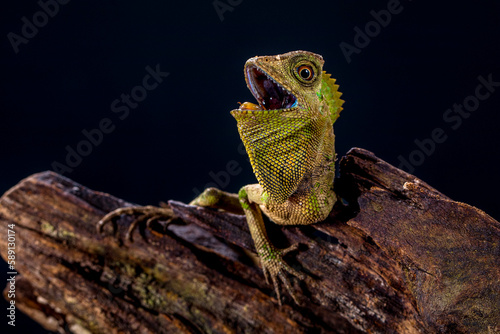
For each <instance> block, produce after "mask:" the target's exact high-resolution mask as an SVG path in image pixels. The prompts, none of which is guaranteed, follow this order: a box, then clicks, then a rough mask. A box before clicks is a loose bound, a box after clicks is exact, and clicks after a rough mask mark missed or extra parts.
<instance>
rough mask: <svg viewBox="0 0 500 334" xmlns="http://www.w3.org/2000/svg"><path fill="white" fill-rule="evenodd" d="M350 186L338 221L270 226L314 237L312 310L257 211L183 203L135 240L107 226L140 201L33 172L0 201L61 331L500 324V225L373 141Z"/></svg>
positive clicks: (24, 298)
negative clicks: (393, 161)
mask: <svg viewBox="0 0 500 334" xmlns="http://www.w3.org/2000/svg"><path fill="white" fill-rule="evenodd" d="M336 191H337V193H338V194H340V195H341V196H342V197H343V198H344V199H345V201H344V204H342V203H339V204H338V205H336V207H335V208H334V210H333V211H332V213H331V215H330V217H329V218H328V219H327V220H326V221H325V222H322V223H319V224H315V225H311V226H300V227H280V226H277V225H274V224H268V226H269V229H270V234H271V239H272V240H273V241H275V244H276V245H277V246H278V247H285V246H287V245H288V244H291V243H296V242H299V243H301V245H302V246H301V248H300V250H299V251H298V252H295V253H294V254H292V255H293V256H290V257H288V258H287V261H288V263H289V264H291V265H292V266H294V267H295V268H296V269H298V270H300V271H302V272H304V273H306V274H308V276H309V277H308V279H307V280H305V281H303V282H299V281H297V280H294V281H293V282H294V283H295V284H294V287H293V288H294V290H295V291H296V294H297V295H298V297H299V299H300V300H301V305H296V304H294V302H293V301H292V300H291V299H290V298H289V297H288V296H285V301H284V305H283V306H282V307H279V306H278V304H277V300H276V298H275V296H274V294H273V289H272V287H271V286H270V285H268V284H266V283H265V281H264V277H263V274H262V271H261V270H260V268H259V266H258V265H257V264H255V263H256V261H255V254H254V252H255V249H254V247H253V243H252V240H251V237H250V234H249V232H248V228H247V226H246V222H245V219H244V217H243V216H238V215H234V214H229V213H225V212H221V211H215V210H212V209H206V208H200V207H193V206H189V205H186V204H182V203H179V202H174V201H171V202H170V203H169V205H170V207H171V208H172V209H173V210H174V212H175V213H176V215H178V217H179V220H178V221H176V222H175V224H171V225H169V227H168V229H167V230H166V233H164V234H161V235H159V234H158V233H155V232H154V231H151V230H149V229H142V230H141V234H143V236H145V237H146V239H143V238H141V237H140V234H139V233H136V234H134V242H133V243H131V242H128V241H122V240H124V235H125V233H126V231H127V228H128V226H129V224H130V222H131V220H132V217H122V218H121V219H120V220H119V221H118V230H117V235H116V236H114V235H113V233H112V228H111V226H107V227H106V228H105V231H104V233H103V234H101V235H99V234H97V233H96V223H97V221H98V220H99V219H100V218H101V217H102V216H103V215H104V214H105V213H107V212H109V211H111V210H113V209H115V208H118V207H122V206H130V205H131V204H130V203H127V202H125V201H123V200H120V199H117V198H115V197H112V196H110V195H108V194H104V193H100V192H96V191H93V190H90V189H88V188H85V187H83V186H81V185H79V184H77V183H75V182H73V181H71V180H69V179H67V178H65V177H62V176H60V175H57V174H55V173H52V172H43V173H39V174H35V175H32V176H30V177H28V178H26V179H25V180H23V181H21V182H20V183H19V184H18V185H16V186H15V187H13V188H12V189H10V190H9V191H8V192H6V193H5V194H4V195H3V197H2V198H1V199H0V221H1V224H0V232H1V234H2V235H7V234H8V231H7V230H8V229H11V227H13V230H14V231H15V238H16V240H15V252H16V262H15V270H16V271H17V272H19V275H18V276H17V277H16V298H15V303H16V304H15V305H16V307H17V308H18V309H19V310H21V311H23V312H24V313H26V314H28V315H29V316H30V317H31V318H33V319H34V320H36V321H37V322H39V323H40V324H42V325H43V326H44V327H45V328H47V329H48V330H52V331H56V332H60V333H88V332H91V333H500V325H499V324H500V293H499V291H500V224H499V223H498V222H497V221H495V220H494V219H493V218H491V217H490V216H488V215H487V214H485V213H484V212H483V211H481V210H478V209H476V208H474V207H472V206H469V205H467V204H463V203H458V202H455V201H453V200H451V199H449V198H448V197H446V196H445V195H443V194H441V193H440V192H438V191H437V190H435V189H433V188H432V187H430V186H429V185H427V184H426V183H424V182H423V181H421V180H419V179H417V178H416V177H414V176H412V175H410V174H407V173H405V172H403V171H401V170H399V169H397V168H395V167H393V166H391V165H389V164H387V163H386V162H384V161H382V160H380V159H378V158H377V157H375V156H374V155H373V154H372V153H370V152H368V151H365V150H362V149H356V148H355V149H352V150H351V151H349V152H348V153H347V155H346V156H345V157H343V158H342V160H341V162H340V177H339V179H338V180H337V181H336ZM345 203H350V205H347V204H345ZM9 224H15V226H12V225H10V227H9ZM157 227H158V226H157ZM145 240H147V241H145ZM277 240H286V241H285V242H282V243H281V244H280V243H278V242H277ZM6 242H7V240H6V238H3V239H2V241H1V243H0V249H1V255H2V256H3V257H4V259H6V260H7V247H8V246H7V243H6ZM292 279H293V278H292ZM7 288H8V287H7ZM6 293H7V289H6V290H5V291H4V295H6Z"/></svg>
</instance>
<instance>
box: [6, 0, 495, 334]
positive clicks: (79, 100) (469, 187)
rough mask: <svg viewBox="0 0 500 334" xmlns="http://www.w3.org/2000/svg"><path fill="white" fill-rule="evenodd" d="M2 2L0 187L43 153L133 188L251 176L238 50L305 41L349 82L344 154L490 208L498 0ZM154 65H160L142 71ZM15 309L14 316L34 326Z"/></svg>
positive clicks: (282, 48)
mask: <svg viewBox="0 0 500 334" xmlns="http://www.w3.org/2000/svg"><path fill="white" fill-rule="evenodd" d="M56 4H57V5H56ZM44 8H45V9H44ZM44 10H45V12H44ZM44 13H45V14H44ZM47 13H48V14H47ZM0 15H1V17H2V19H1V21H0V28H1V29H0V32H1V33H2V34H3V39H2V43H1V44H0V47H1V53H0V57H1V58H0V59H1V72H0V73H1V82H0V84H1V87H0V143H1V145H0V150H1V151H0V157H1V165H0V166H1V167H0V168H1V173H0V193H3V192H4V191H6V190H8V189H9V188H10V187H12V186H13V185H15V184H16V183H17V182H18V181H19V180H20V179H22V178H24V177H26V176H28V175H30V174H32V173H35V172H39V171H43V170H48V169H54V168H56V169H59V170H61V171H62V170H64V171H65V172H64V175H66V176H68V177H70V178H72V179H74V180H76V181H77V182H80V183H82V184H83V185H86V186H88V187H90V188H93V189H97V190H101V191H105V192H109V193H111V194H113V195H116V196H118V197H121V198H124V199H126V200H129V201H132V202H136V203H139V204H156V203H158V202H159V201H160V200H168V199H177V200H182V201H189V200H190V199H191V198H192V197H194V196H195V195H196V193H197V192H199V191H201V190H202V189H203V188H205V185H206V184H207V183H212V184H218V185H219V187H221V188H224V189H225V190H228V191H233V192H235V191H237V190H238V189H239V187H240V186H242V185H244V184H248V183H252V182H255V178H254V176H253V174H252V172H251V168H250V165H249V163H248V161H247V160H246V156H245V155H244V154H242V152H241V146H240V139H239V137H238V133H237V129H236V122H235V120H234V119H233V118H232V117H231V116H230V114H229V111H230V110H231V109H233V108H235V107H237V102H238V101H240V102H244V101H251V102H254V99H253V97H252V96H251V94H250V93H249V91H248V90H247V88H246V86H245V82H244V78H243V71H242V69H243V64H244V62H245V60H246V59H247V58H249V57H251V56H255V55H266V54H277V53H284V52H287V51H291V50H297V49H303V50H309V51H313V52H316V53H319V54H321V55H323V57H324V59H325V61H326V63H325V69H326V70H327V71H328V72H330V73H332V74H333V76H334V77H336V78H337V79H338V81H337V82H338V83H339V84H340V90H341V91H342V92H343V93H344V95H343V98H344V99H345V100H346V103H345V105H344V107H345V109H344V111H343V112H342V114H341V117H340V118H339V120H338V121H337V123H336V124H335V133H336V138H337V152H338V153H339V155H340V156H341V155H343V154H345V153H346V152H347V150H348V149H349V148H351V147H353V146H358V147H362V148H366V149H368V150H371V151H373V152H374V153H375V154H376V155H377V156H379V157H381V158H382V159H385V160H387V161H388V162H390V163H392V164H395V165H397V166H398V165H400V164H401V161H403V160H402V159H404V160H405V161H408V163H410V164H411V166H406V167H404V168H406V169H407V170H408V169H412V171H413V173H414V174H415V175H416V176H418V177H420V178H421V179H423V180H424V181H426V182H428V183H429V184H430V185H432V186H434V187H435V188H437V189H438V190H440V191H441V192H443V193H444V194H446V195H448V196H450V197H451V198H453V199H455V200H459V201H463V202H466V203H469V204H472V205H475V206H477V207H479V208H481V209H483V210H485V211H486V212H487V213H489V214H490V215H492V216H493V217H494V218H496V219H499V218H500V208H499V206H498V203H497V200H498V196H497V195H496V193H497V191H496V189H498V188H499V187H500V180H499V178H498V174H497V173H498V163H499V157H498V153H499V149H498V143H499V141H500V134H499V132H498V130H497V129H498V124H500V115H499V112H498V111H499V109H498V107H499V106H500V65H499V59H500V43H499V42H500V41H499V37H500V34H499V32H500V26H499V22H500V4H499V3H498V2H497V1H475V2H474V3H472V2H469V1H468V2H457V1H447V2H446V3H443V2H439V3H438V2H430V1H423V0H413V1H411V0H401V1H396V0H390V1H388V0H377V1H355V2H354V1H307V2H293V1H274V2H272V3H271V2H270V1H263V0H255V1H250V0H217V1H213V0H207V1H185V2H181V1H168V2H165V1H144V2H141V3H139V1H114V0H101V1H92V0H89V1H75V0H73V1H68V0H59V2H55V0H41V1H39V2H37V1H35V0H31V1H27V0H22V1H21V0H18V1H15V2H13V1H12V2H9V4H8V5H5V4H4V5H3V6H2V10H1V14H0ZM377 20H378V21H377ZM360 31H361V32H360ZM147 67H149V69H146V68H147ZM157 70H158V71H160V72H168V73H169V74H168V76H166V75H165V74H162V75H161V76H159V77H158V84H157V85H156V84H155V81H154V80H153V79H150V80H146V82H143V79H144V78H145V76H146V75H147V74H148V73H149V72H154V71H157ZM159 81H161V82H159ZM488 81H490V84H488V87H485V86H484V83H485V82H488ZM497 82H498V83H497ZM480 84H482V85H483V87H479V85H480ZM495 85H496V86H495ZM145 86H147V88H149V89H150V90H147V89H146V88H144V87H145ZM488 88H489V90H488ZM122 94H123V95H122ZM126 95H129V96H132V97H131V98H130V100H129V102H128V103H129V105H128V106H127V102H126V101H125V100H123V101H122V98H124V99H126V98H127V97H126ZM134 98H135V99H136V101H134ZM462 104H465V105H464V106H463V107H462V111H459V108H460V105H462ZM450 108H451V109H452V110H450V111H448V109H450ZM454 109H455V111H454ZM99 127H101V128H102V129H101V130H99V131H97V130H94V129H98V128H99ZM436 129H437V130H436ZM439 129H440V130H439ZM85 133H86V134H87V136H91V137H92V140H93V142H92V141H90V140H88V139H87V137H86V135H85ZM85 140H87V142H85ZM418 143H419V144H418ZM72 150H74V151H75V152H76V153H72V156H71V157H70V158H69V160H68V161H66V159H67V158H68V157H67V155H68V152H69V151H72ZM78 152H80V153H78ZM76 154H78V155H80V158H78V157H76ZM55 166H56V167H55ZM70 169H71V171H70ZM19 260H20V261H22V259H19ZM6 271H7V269H6V266H5V264H4V266H2V267H1V272H2V276H1V277H3V278H5V279H6V277H5V275H6V274H5V273H6ZM5 279H4V280H2V281H3V282H5ZM0 285H3V284H0ZM6 305H7V304H6V303H5V301H3V300H2V304H1V309H3V310H5V308H4V307H6ZM4 313H5V314H6V311H4V312H0V314H4ZM2 318H3V320H2V321H1V323H0V328H5V327H8V326H7V324H6V322H7V320H6V319H5V316H2ZM17 320H18V321H17V322H16V323H17V326H16V328H15V331H14V332H23V331H24V332H25V331H27V330H30V331H31V332H40V333H41V332H44V331H43V330H42V329H41V328H40V327H37V326H36V325H35V324H33V323H32V322H31V321H23V320H22V317H21V315H20V314H19V312H18V317H17ZM8 328H9V330H12V328H10V327H8Z"/></svg>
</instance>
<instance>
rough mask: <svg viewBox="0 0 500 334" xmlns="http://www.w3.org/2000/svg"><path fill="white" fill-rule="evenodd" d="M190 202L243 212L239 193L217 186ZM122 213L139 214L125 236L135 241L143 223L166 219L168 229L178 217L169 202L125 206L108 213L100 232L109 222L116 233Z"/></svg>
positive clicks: (233, 211) (102, 220) (99, 226)
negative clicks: (223, 189) (154, 204)
mask: <svg viewBox="0 0 500 334" xmlns="http://www.w3.org/2000/svg"><path fill="white" fill-rule="evenodd" d="M189 204H190V205H198V206H203V207H210V208H217V209H223V210H225V211H228V212H232V213H236V214H243V210H242V208H241V205H240V202H239V199H238V195H237V194H231V193H228V192H225V191H222V190H219V189H217V188H207V189H205V191H203V193H201V194H200V195H199V196H198V197H196V198H195V199H194V200H192V201H191V202H190V203H189ZM122 215H128V216H137V218H136V219H135V220H133V221H132V223H131V224H130V226H129V228H128V231H127V234H126V236H125V238H126V239H127V240H128V241H130V242H133V237H132V236H133V232H134V230H135V229H136V228H137V227H139V226H141V224H143V223H146V225H145V227H146V228H150V227H151V224H152V223H153V222H154V221H165V222H166V225H164V229H166V227H167V226H168V224H170V223H171V222H172V221H173V220H174V219H175V218H176V216H175V214H174V212H173V211H172V209H171V208H170V207H169V206H168V205H167V204H165V205H164V206H162V207H156V206H152V205H147V206H130V207H123V208H118V209H116V210H114V211H112V212H110V213H108V214H107V215H106V216H104V217H103V218H102V219H101V220H100V221H99V222H98V223H97V231H98V233H102V230H103V228H104V226H105V225H106V224H108V223H111V224H112V225H113V230H114V232H115V233H116V230H117V225H116V219H118V218H119V217H120V216H122Z"/></svg>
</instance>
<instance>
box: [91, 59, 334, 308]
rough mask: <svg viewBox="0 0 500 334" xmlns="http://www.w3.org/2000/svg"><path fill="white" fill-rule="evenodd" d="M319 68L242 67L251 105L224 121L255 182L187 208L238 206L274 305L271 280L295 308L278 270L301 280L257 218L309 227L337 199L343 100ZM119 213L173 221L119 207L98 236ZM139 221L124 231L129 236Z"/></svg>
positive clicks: (308, 62)
mask: <svg viewBox="0 0 500 334" xmlns="http://www.w3.org/2000/svg"><path fill="white" fill-rule="evenodd" d="M323 63H324V61H323V58H322V57H321V56H320V55H317V54H314V53H311V52H306V51H293V52H288V53H285V54H281V55H276V56H262V57H254V58H250V59H249V60H248V61H247V62H246V64H245V68H244V72H245V79H246V82H247V86H248V88H249V89H250V91H251V92H252V94H253V96H254V97H255V98H256V100H257V102H258V105H256V104H253V103H249V102H245V103H243V104H241V105H240V107H239V109H235V110H232V111H231V115H232V116H233V117H234V118H235V119H236V121H237V123H238V131H239V133H240V137H241V139H242V140H243V143H244V145H245V149H246V151H247V154H248V155H249V157H250V163H251V165H252V168H253V171H254V174H255V176H256V177H257V180H258V182H259V183H258V184H250V185H246V186H244V187H243V188H241V190H240V191H239V194H238V195H236V194H230V193H226V192H223V191H221V190H219V189H216V188H208V189H206V190H205V191H204V192H203V193H202V194H201V195H200V196H198V197H197V198H196V199H194V200H193V201H192V202H191V203H190V204H192V205H200V206H206V207H217V208H223V209H225V210H226V211H230V212H236V213H241V212H242V211H241V208H243V212H244V213H245V215H246V219H247V223H248V227H249V229H250V233H251V235H252V238H253V240H254V243H255V248H256V250H257V253H258V255H259V257H260V260H261V264H262V269H263V271H264V275H265V278H266V281H267V282H268V283H269V280H268V277H269V276H270V277H271V279H272V282H273V285H274V287H275V290H276V294H277V297H278V301H279V303H280V304H281V298H280V291H279V283H278V278H279V279H280V280H281V281H282V283H283V284H284V285H285V287H286V288H287V290H288V291H289V293H290V295H291V296H292V297H293V299H294V300H295V302H297V299H296V298H295V296H294V294H293V292H292V289H291V286H290V282H289V280H288V278H287V276H286V275H285V271H286V272H288V273H290V274H293V275H295V276H296V277H298V278H300V279H304V278H305V277H304V275H303V274H301V273H299V272H298V271H296V270H295V269H293V268H291V267H290V266H289V265H288V264H286V263H285V262H284V261H283V259H282V257H283V255H284V254H286V253H288V252H289V251H292V250H294V249H296V248H297V245H296V244H295V245H292V246H290V247H288V248H287V249H278V248H276V247H275V246H273V244H272V243H271V241H270V240H269V238H268V236H267V233H266V228H265V225H264V221H263V219H262V213H261V212H264V214H266V215H267V216H268V217H269V218H270V219H271V220H272V221H273V222H275V223H276V224H280V225H308V224H313V223H316V222H319V221H321V220H324V219H325V218H326V217H327V216H328V214H329V213H330V211H331V209H332V207H333V205H334V204H335V202H336V200H337V197H336V195H335V193H334V191H333V180H334V167H335V155H336V154H335V148H334V141H335V136H334V134H333V123H334V122H335V120H336V119H337V118H338V117H339V113H340V111H341V110H342V104H343V103H344V101H343V100H341V99H340V96H341V93H340V92H339V91H338V85H335V80H334V79H332V78H330V74H327V73H326V72H324V71H323ZM122 214H140V215H142V217H141V218H140V220H145V219H147V222H148V224H149V223H150V222H151V221H154V220H157V219H162V218H163V219H164V218H170V217H172V216H173V213H172V211H171V210H170V209H169V208H156V207H152V206H147V207H128V208H120V209H117V210H115V211H113V212H111V213H110V214H108V215H106V216H105V217H104V218H103V219H102V220H101V221H100V222H99V230H101V229H102V226H103V225H104V224H105V223H106V222H108V221H111V220H112V219H114V218H115V217H117V216H120V215H122ZM138 221H139V220H136V221H135V222H134V223H132V225H131V226H130V229H129V237H130V233H131V232H132V231H133V229H134V227H135V226H136V224H137V222H138ZM297 303H298V302H297Z"/></svg>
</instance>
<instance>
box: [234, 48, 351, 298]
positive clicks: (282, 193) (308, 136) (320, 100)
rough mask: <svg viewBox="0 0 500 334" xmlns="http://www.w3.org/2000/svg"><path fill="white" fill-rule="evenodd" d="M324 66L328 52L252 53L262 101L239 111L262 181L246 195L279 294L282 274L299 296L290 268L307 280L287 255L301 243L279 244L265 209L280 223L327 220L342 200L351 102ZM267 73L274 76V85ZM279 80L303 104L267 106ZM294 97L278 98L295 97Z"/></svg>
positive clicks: (249, 65) (251, 83) (250, 68)
mask: <svg viewBox="0 0 500 334" xmlns="http://www.w3.org/2000/svg"><path fill="white" fill-rule="evenodd" d="M322 66H323V58H322V57H321V56H319V55H316V54H314V53H310V52H305V51H294V52H289V53H285V54H282V55H277V56H264V57H254V58H251V59H249V60H248V61H247V62H246V64H245V75H246V80H247V85H248V87H249V89H250V90H251V91H252V93H253V94H254V96H255V98H256V99H257V101H258V102H259V106H256V105H253V104H251V103H248V102H246V103H244V104H242V105H241V106H240V109H236V110H233V111H231V114H232V115H233V116H234V118H236V121H237V122H238V130H239V133H240V137H241V139H242V140H243V143H244V144H245V148H246V151H247V153H248V155H249V157H250V163H251V164H252V168H253V171H254V174H255V175H256V177H257V180H258V182H259V183H258V184H252V185H247V186H244V187H243V188H242V189H241V190H240V192H239V199H240V203H241V206H242V207H243V210H244V212H245V215H246V217H247V222H248V226H249V229H250V232H251V234H252V238H253V240H254V242H255V248H256V249H257V252H258V254H259V257H260V259H261V262H262V267H263V270H264V274H265V275H266V280H267V277H268V276H271V278H272V280H273V284H274V286H275V289H276V293H277V295H278V299H279V288H278V281H277V278H278V277H279V278H280V279H281V280H282V282H283V283H284V284H285V286H286V288H287V289H288V290H289V292H290V294H291V295H292V297H294V295H293V293H292V292H291V288H290V283H289V281H288V279H287V278H286V276H285V274H284V271H288V272H289V273H291V274H293V275H295V276H297V277H299V278H301V279H303V278H304V277H303V275H302V274H300V273H298V272H297V271H295V270H294V269H292V268H291V267H289V266H288V265H287V264H286V263H285V262H284V261H283V259H282V256H283V255H284V254H285V253H286V252H288V251H290V250H293V249H295V248H296V246H295V245H293V246H292V247H290V248H288V249H286V250H280V249H277V248H276V247H274V246H273V245H272V243H271V242H270V240H269V238H268V237H267V233H266V229H265V226H264V222H263V220H262V214H261V211H262V212H264V214H266V215H267V216H268V217H269V218H270V219H271V220H272V221H274V222H275V223H277V224H280V225H308V224H313V223H316V222H318V221H321V220H324V219H325V218H326V217H327V216H328V214H329V213H330V211H331V209H332V207H333V205H334V204H335V202H336V200H337V198H336V196H335V193H334V191H333V180H334V168H335V148H334V142H335V136H334V134H333V127H332V126H333V123H334V121H335V120H336V119H337V118H338V116H339V113H340V111H341V110H342V107H341V106H342V103H343V101H342V100H340V95H341V94H340V93H339V92H338V90H337V88H338V86H337V85H335V84H334V82H335V81H334V80H333V79H330V75H328V74H326V73H324V72H323V71H322ZM303 71H305V72H303ZM307 71H308V72H307ZM308 74H309V75H308ZM266 77H268V78H271V81H269V82H268V83H266V82H265V81H267V79H266ZM271 82H273V83H274V84H276V83H277V84H278V85H280V86H281V87H283V88H284V89H285V90H286V91H287V92H288V93H291V94H292V95H293V96H294V97H295V100H296V103H294V104H293V105H291V106H290V104H291V103H288V104H287V105H278V106H280V107H281V108H278V109H273V110H269V109H264V108H266V106H271V107H273V106H274V105H273V104H272V102H270V100H269V98H266V95H268V93H267V92H266V89H265V88H266V87H267V85H268V84H270V83H271ZM267 90H272V88H269V89H267ZM286 96H287V94H285V96H284V97H283V96H280V95H279V96H278V97H281V98H282V99H289V98H288V97H286ZM294 299H295V297H294Z"/></svg>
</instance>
